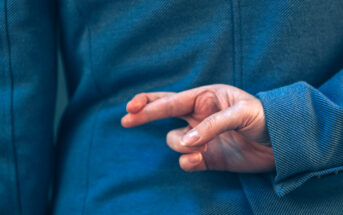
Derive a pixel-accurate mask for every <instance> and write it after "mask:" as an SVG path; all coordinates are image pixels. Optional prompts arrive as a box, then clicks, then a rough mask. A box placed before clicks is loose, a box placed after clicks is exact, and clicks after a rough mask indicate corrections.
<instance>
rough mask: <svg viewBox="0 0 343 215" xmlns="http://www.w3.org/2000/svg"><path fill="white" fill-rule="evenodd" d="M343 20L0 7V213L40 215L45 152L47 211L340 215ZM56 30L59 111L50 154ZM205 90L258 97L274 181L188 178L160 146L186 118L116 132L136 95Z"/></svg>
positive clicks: (78, 4)
mask: <svg viewBox="0 0 343 215" xmlns="http://www.w3.org/2000/svg"><path fill="white" fill-rule="evenodd" d="M56 5H58V12H59V15H58V17H56V16H54V12H55V6H56ZM342 11H343V1H341V0H331V1H320V0H312V1H305V0H304V1H297V0H288V1H286V0H285V1H273V0H260V1H247V0H242V1H238V0H237V1H227V0H173V1H171V0H158V1H156V0H145V1H143V0H122V1H101V0H88V1H77V0H59V1H58V3H57V2H53V1H44V0H30V1H28V0H27V1H17V0H4V1H3V3H1V4H0V23H1V24H0V33H1V34H0V66H1V73H0V74H3V76H2V77H3V78H1V79H0V81H1V82H0V85H1V89H0V95H1V98H2V102H1V104H2V106H1V111H0V112H1V114H2V115H1V116H2V117H3V122H2V123H1V124H0V125H1V126H2V127H1V128H2V132H0V143H1V144H0V146H1V147H2V148H0V151H1V153H0V156H1V157H0V158H1V163H0V164H1V166H0V167H1V169H2V170H3V171H1V175H0V180H1V183H0V184H1V185H2V186H1V191H2V192H1V193H0V194H1V197H2V199H3V200H4V201H2V202H1V203H0V214H34V215H40V214H46V210H47V207H48V200H49V196H48V193H49V181H50V180H51V178H52V175H53V174H52V172H53V162H52V159H51V158H52V157H53V156H54V153H56V157H57V158H56V166H57V168H56V170H55V171H56V172H55V178H54V187H53V190H52V198H53V201H52V209H51V213H52V214H55V215H62V214H63V215H65V214H73V215H74V214H80V215H85V214H92V215H94V214H101V215H107V214H237V215H239V214H244V215H245V214H247V215H248V214H311V215H312V214H340V213H341V211H342V205H343V183H342V179H343V178H342V177H343V174H341V173H340V172H339V171H340V170H342V169H343V159H342V158H341V156H339V155H340V152H341V151H342V148H343V144H342V142H343V141H342V140H343V137H342V133H343V132H339V131H340V130H342V127H343V126H342V123H343V113H342V106H343V98H342V96H343V90H342V85H341V83H342V82H343V74H342V73H343V72H342V71H341V72H339V71H340V69H342V68H343V60H342V59H343V40H342V38H343V13H342ZM57 21H58V22H59V24H60V35H61V48H62V56H63V60H64V63H65V70H66V79H67V83H68V91H69V96H70V102H69V104H68V106H67V109H66V112H65V113H64V116H63V119H62V122H61V125H60V129H59V134H58V142H57V146H56V147H57V150H56V152H53V151H52V125H53V123H52V121H53V110H54V108H53V104H54V102H53V100H54V99H55V98H54V94H55V87H56V86H55V85H54V81H55V73H54V72H55V67H56V64H55V57H56V53H55V52H56V46H55V43H54V42H55V41H56V38H55V33H56V28H55V27H56V26H55V25H54V24H55V23H56V22H57ZM330 78H332V79H331V81H329V82H327V81H328V80H329V79H330ZM299 81H303V82H299ZM216 83H221V84H226V85H233V86H236V87H238V88H241V89H243V90H245V91H246V92H248V93H250V94H252V95H257V94H258V93H259V94H258V97H259V98H260V99H261V101H262V102H263V105H265V108H266V113H267V115H266V119H267V124H268V129H269V132H270V136H271V142H272V144H273V146H272V147H273V149H274V155H275V161H276V163H275V165H276V171H272V172H267V173H251V174H241V173H233V172H223V171H221V172H220V171H203V172H194V173H187V172H184V171H183V170H181V169H180V167H179V165H178V158H179V156H180V155H179V154H178V153H176V152H173V151H172V150H170V149H169V148H168V147H167V146H166V144H165V142H166V140H165V135H166V134H167V132H168V131H170V130H172V129H175V128H179V127H182V126H185V125H186V124H185V123H184V122H182V121H181V120H177V119H165V120H161V121H157V122H153V123H150V124H147V125H144V126H140V127H137V128H131V129H126V128H123V127H122V126H121V124H120V120H121V118H122V116H124V114H125V107H126V104H127V102H128V101H129V100H130V99H131V98H132V97H133V96H134V95H135V94H137V93H140V92H150V91H173V92H180V91H184V90H188V89H191V88H196V87H199V86H203V85H209V84H216ZM324 83H325V84H324ZM317 88H318V89H319V90H318V89H317ZM261 92H262V93H261ZM285 104H287V105H285ZM270 107H272V108H270ZM294 107H295V108H294ZM303 116H306V117H303ZM299 119H301V120H299ZM292 120H293V121H292ZM33 123H35V124H37V125H35V126H33V125H32V124H33ZM316 131H319V132H318V133H317V134H313V133H315V132H316ZM290 142H291V144H289V143H290ZM282 143H284V144H282ZM305 143H306V144H305ZM312 143H313V144H312ZM323 175H326V176H323ZM321 176H323V178H320V177H321ZM5 200H6V201H5Z"/></svg>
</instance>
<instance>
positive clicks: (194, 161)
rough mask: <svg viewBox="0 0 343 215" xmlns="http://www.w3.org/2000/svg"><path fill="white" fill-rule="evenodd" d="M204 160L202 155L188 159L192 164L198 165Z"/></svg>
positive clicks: (198, 154) (195, 155)
mask: <svg viewBox="0 0 343 215" xmlns="http://www.w3.org/2000/svg"><path fill="white" fill-rule="evenodd" d="M201 160H202V155H201V153H197V154H194V155H192V156H190V157H189V158H188V161H189V162H190V163H192V164H198V163H200V162H201Z"/></svg>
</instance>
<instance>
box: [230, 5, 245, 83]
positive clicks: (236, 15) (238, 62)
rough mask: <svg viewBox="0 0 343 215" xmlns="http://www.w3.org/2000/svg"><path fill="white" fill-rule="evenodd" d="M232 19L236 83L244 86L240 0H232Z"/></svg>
mask: <svg viewBox="0 0 343 215" xmlns="http://www.w3.org/2000/svg"><path fill="white" fill-rule="evenodd" d="M230 3H231V20H232V50H233V51H232V55H233V56H232V58H233V63H232V64H233V65H232V70H233V73H234V84H235V86H236V87H239V88H243V74H242V73H243V72H242V54H241V52H242V46H241V43H242V37H241V18H240V17H241V15H240V3H239V1H237V2H236V1H235V0H231V1H230Z"/></svg>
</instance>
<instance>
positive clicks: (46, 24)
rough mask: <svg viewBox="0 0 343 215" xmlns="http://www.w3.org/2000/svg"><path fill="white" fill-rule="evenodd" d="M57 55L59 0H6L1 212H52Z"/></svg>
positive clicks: (0, 9)
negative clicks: (50, 186) (51, 191)
mask: <svg viewBox="0 0 343 215" xmlns="http://www.w3.org/2000/svg"><path fill="white" fill-rule="evenodd" d="M42 17H43V18H42ZM55 59H56V11H55V5H54V4H53V2H52V1H51V2H50V1H41V0H18V1H11V0H2V1H0V120H1V123H0V199H1V201H0V214H4V215H10V214H45V213H47V211H48V193H49V184H50V183H51V178H52V173H53V131H52V127H53V126H52V121H53V117H54V106H55V88H56V60H55Z"/></svg>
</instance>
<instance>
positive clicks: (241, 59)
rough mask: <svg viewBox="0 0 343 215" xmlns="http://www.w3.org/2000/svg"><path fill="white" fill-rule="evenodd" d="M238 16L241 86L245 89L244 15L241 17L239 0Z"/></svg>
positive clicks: (238, 2)
mask: <svg viewBox="0 0 343 215" xmlns="http://www.w3.org/2000/svg"><path fill="white" fill-rule="evenodd" d="M237 16H238V23H237V24H238V31H239V41H238V42H239V43H238V46H239V49H238V50H239V73H240V78H241V88H243V89H244V79H243V77H244V75H243V45H242V44H243V39H242V38H243V37H242V17H241V3H240V1H239V0H238V1H237Z"/></svg>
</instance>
